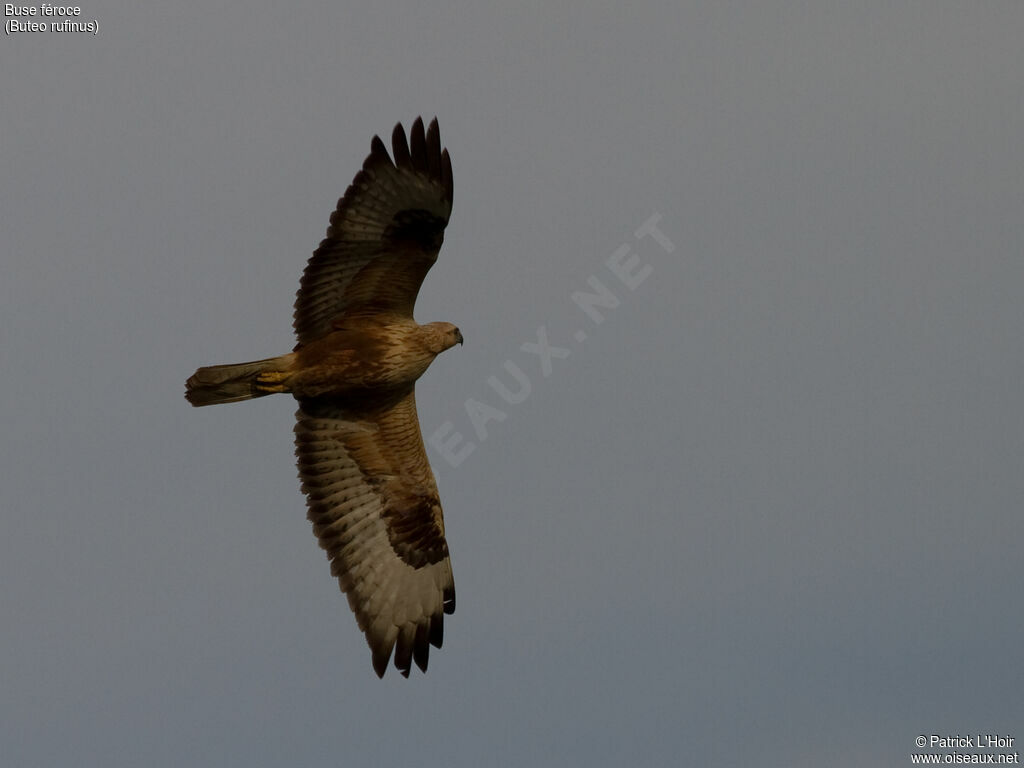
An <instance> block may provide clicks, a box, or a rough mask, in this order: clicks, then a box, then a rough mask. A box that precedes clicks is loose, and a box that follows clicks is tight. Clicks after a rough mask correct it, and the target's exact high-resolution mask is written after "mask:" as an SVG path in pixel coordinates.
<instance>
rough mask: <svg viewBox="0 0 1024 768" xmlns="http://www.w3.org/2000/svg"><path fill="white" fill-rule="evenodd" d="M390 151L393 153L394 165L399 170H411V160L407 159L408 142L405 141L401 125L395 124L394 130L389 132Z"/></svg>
mask: <svg viewBox="0 0 1024 768" xmlns="http://www.w3.org/2000/svg"><path fill="white" fill-rule="evenodd" d="M391 149H392V150H393V151H394V153H395V165H396V166H398V167H399V168H411V167H412V160H411V159H410V158H409V142H408V141H406V139H405V129H404V128H403V127H402V124H401V123H396V124H395V130H393V131H392V132H391Z"/></svg>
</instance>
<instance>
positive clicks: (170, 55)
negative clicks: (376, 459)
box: [0, 0, 1024, 766]
mask: <svg viewBox="0 0 1024 768" xmlns="http://www.w3.org/2000/svg"><path fill="white" fill-rule="evenodd" d="M82 12H83V18H86V19H92V18H96V19H98V20H99V24H100V28H99V33H98V35H96V36H95V37H93V36H90V35H87V34H69V33H65V34H59V33H45V34H38V33H37V34H21V35H15V36H7V37H5V39H4V40H3V41H2V43H0V73H2V74H0V88H2V93H0V178H2V182H0V220H2V234H3V238H2V245H0V249H2V251H0V252H2V254H3V273H2V274H3V276H2V278H0V356H2V364H0V383H2V392H3V395H2V397H0V420H2V424H3V426H4V432H5V435H6V439H4V440H3V441H2V442H0V452H2V453H0V456H2V466H3V474H4V482H3V483H2V484H0V505H2V506H0V508H2V519H3V535H2V536H0V584H2V585H3V586H2V589H0V612H2V613H0V615H2V617H3V619H2V622H0V647H2V649H3V660H2V664H0V675H2V678H0V690H2V691H3V695H2V697H0V743H2V744H3V751H4V754H5V758H4V760H3V762H4V764H6V765H17V766H51V765H54V766H55V765H96V766H100V765H102V766H138V765H154V766H181V765H194V766H231V765H246V766H276V765H313V764H328V765H330V764H340V765H398V764H411V763H412V762H415V763H416V764H423V765H449V766H478V765H583V764H587V765H689V764H693V765H739V764H743V765H779V766H781V765H785V766H820V765H833V766H864V765H906V764H909V755H910V753H911V752H914V751H917V750H916V748H915V747H914V738H915V737H916V736H917V735H918V734H932V733H936V734H946V733H952V734H956V733H958V732H959V733H961V734H968V733H979V732H980V733H994V734H995V733H998V734H1003V735H1011V736H1014V737H1015V738H1017V739H1018V740H1020V739H1024V727H1022V723H1024V697H1022V695H1021V692H1022V683H1024V679H1022V668H1024V651H1022V650H1021V649H1022V648H1024V621H1022V602H1021V542H1022V535H1024V523H1022V518H1021V514H1020V513H1021V499H1022V496H1024V471H1022V470H1024V407H1022V405H1021V391H1022V381H1024V362H1022V358H1024V355H1022V353H1024V343H1022V328H1024V216H1022V204H1024V144H1022V142H1021V136H1022V135H1024V98H1022V83H1024V47H1022V45H1021V39H1022V34H1021V33H1022V30H1024V6H1022V5H1021V4H1020V3H1019V2H974V3H964V2H938V1H935V0H928V1H927V2H924V1H922V2H895V3H893V2H875V3H841V4H840V3H796V2H785V3H783V2H766V3H727V2H701V3H692V2H691V3H685V2H684V3H679V2H666V3H641V4H637V5H626V4H622V3H586V4H585V3H581V2H577V3H566V4H561V5H559V6H558V7H549V5H548V4H546V3H525V4H504V5H503V6H502V7H501V9H500V10H494V9H493V8H492V7H488V8H483V7H480V6H478V5H475V4H473V3H469V2H461V3H443V4H419V3H411V2H407V3H397V2H377V3H373V4H370V5H368V6H367V7H363V8H360V9H359V10H348V9H345V8H342V7H338V6H337V5H336V4H333V3H316V4H313V3H307V4H299V5H289V4H265V3H264V4H261V3H244V4H243V3H194V2H185V3H177V4H158V3H148V4H144V5H143V6H139V5H138V4H129V3H117V2H107V1H105V0H104V1H102V2H99V1H98V2H89V3H87V4H83V5H82ZM420 114H422V115H424V116H426V117H428V118H429V117H431V116H433V115H435V114H436V115H437V116H438V118H439V120H440V124H441V137H442V142H443V143H444V144H445V145H446V146H447V147H448V148H449V150H450V152H451V155H452V162H453V166H454V173H455V190H456V191H455V210H454V214H453V217H452V221H451V225H450V226H449V229H448V233H447V239H446V245H445V248H444V250H443V251H442V255H441V258H440V259H439V261H438V263H437V265H436V266H435V268H434V269H433V270H432V272H431V274H430V275H429V276H428V278H427V280H426V283H425V285H424V288H423V291H422V293H421V296H420V300H419V304H418V306H417V316H418V319H419V320H420V321H421V322H427V321H430V320H449V321H452V322H455V323H457V324H458V325H459V326H460V327H461V329H462V331H463V333H464V335H465V338H466V345H465V346H464V347H461V348H456V349H455V350H452V351H451V352H449V353H447V354H445V355H443V356H441V357H440V358H439V359H438V360H437V361H436V362H435V364H434V365H433V367H432V368H431V370H430V371H429V372H428V373H427V374H426V376H425V377H424V379H423V380H422V381H421V384H420V386H419V387H418V399H419V406H420V416H421V421H422V426H423V431H424V434H425V436H429V435H430V434H432V433H433V432H434V431H435V430H438V429H439V428H441V427H443V426H444V425H446V423H450V424H449V426H448V428H449V429H450V430H451V431H452V432H457V433H458V434H459V435H460V436H461V441H462V442H461V443H460V445H461V446H463V447H464V446H466V445H468V444H469V443H472V444H473V446H474V448H473V449H472V452H471V453H470V454H469V455H468V456H467V457H466V458H465V459H464V461H462V462H461V463H460V464H459V465H458V466H452V463H451V462H449V461H448V460H447V459H446V458H445V457H444V455H442V453H440V452H439V451H437V450H436V449H433V448H432V449H431V461H432V463H433V465H434V467H435V468H436V470H437V473H438V475H439V484H440V488H441V492H442V497H443V501H444V504H445V514H446V522H447V528H448V539H449V543H450V546H451V550H452V553H453V566H454V571H455V579H456V585H457V589H458V598H459V603H458V611H457V612H456V613H455V614H454V616H451V617H449V619H448V621H447V622H446V636H445V647H444V648H443V649H442V650H440V651H434V652H433V653H432V654H431V659H430V671H429V673H428V674H427V675H425V676H424V675H419V674H418V673H416V674H414V677H413V678H412V679H410V680H408V681H406V680H402V679H401V678H400V677H399V676H398V675H396V674H395V673H394V670H391V671H389V673H388V675H387V677H386V678H385V679H384V680H383V681H379V680H377V678H376V676H375V675H374V674H373V672H372V670H371V668H370V656H369V651H368V649H367V647H366V644H365V642H364V640H363V637H362V635H361V634H360V633H359V631H358V630H357V628H356V624H355V621H354V619H353V617H352V616H351V614H350V612H349V610H348V607H347V605H346V602H345V600H344V598H343V596H342V595H341V594H340V592H339V591H338V588H337V583H336V582H335V580H334V579H332V578H331V577H330V574H329V570H328V564H327V561H326V559H325V557H324V555H323V553H322V552H321V551H320V550H319V549H318V547H317V545H316V542H315V540H314V538H313V536H312V535H311V533H310V530H309V524H308V523H307V522H306V520H305V505H304V501H303V499H302V496H301V494H300V492H299V484H298V480H297V478H296V472H295V465H294V459H293V455H292V451H293V447H292V433H291V428H292V423H293V412H294V407H293V403H292V401H290V400H289V399H286V398H282V397H274V398H266V399H263V400H260V401H257V402H250V403H242V404H237V405H232V406H223V407H217V408H211V409H203V410H194V409H191V408H189V407H188V405H187V404H186V402H185V401H184V399H183V397H182V395H183V382H184V380H185V378H186V377H187V376H188V375H189V374H191V373H192V371H193V370H194V369H195V368H196V367H197V366H199V365H204V364H212V363H225V362H239V361H243V360H248V359H253V358H259V357H266V356H269V355H276V354H280V353H282V352H284V351H287V350H288V349H290V347H291V345H292V343H293V341H292V335H291V325H290V323H291V309H292V301H293V298H294V293H295V290H296V288H297V287H298V279H299V276H300V274H301V270H302V268H303V265H304V264H305V261H306V259H307V258H308V257H309V255H310V253H311V252H312V250H313V249H314V248H315V247H316V245H317V243H318V242H319V240H320V238H321V237H322V235H323V232H324V229H325V228H326V226H327V221H328V217H329V214H330V212H331V210H333V208H334V205H335V202H336V200H337V198H338V197H339V196H340V195H341V193H342V192H343V191H344V190H345V188H346V186H347V185H348V183H349V181H350V180H351V178H352V176H353V175H354V173H355V172H356V170H357V169H358V168H359V166H360V164H361V163H362V160H363V158H364V157H365V155H366V154H367V152H368V151H369V147H370V139H371V137H372V136H373V135H374V134H375V133H379V134H381V135H383V136H387V135H388V134H389V133H390V130H391V128H392V126H393V125H394V124H395V122H397V121H402V122H403V123H404V124H406V125H408V124H409V123H410V122H411V120H412V119H413V118H415V117H416V116H417V115H420ZM655 214H659V215H660V217H661V218H660V219H659V220H658V221H657V226H658V228H659V230H660V231H661V232H662V233H664V235H665V236H666V237H667V238H668V239H669V240H670V241H671V243H672V245H673V246H674V248H673V250H671V252H670V251H668V250H666V248H665V247H663V245H662V244H660V243H659V242H658V241H657V240H656V239H655V238H653V237H643V238H639V239H638V238H637V237H635V235H634V233H635V231H636V230H637V229H638V228H639V227H641V225H643V224H644V222H645V221H648V220H649V218H650V217H651V216H652V215H655ZM622 245H628V246H629V254H630V257H631V256H634V255H635V258H636V262H635V264H634V265H633V267H634V268H635V270H637V272H636V274H640V270H645V269H646V268H647V267H649V268H650V270H649V273H648V272H646V271H644V272H643V274H647V275H648V276H647V279H646V280H644V281H643V282H641V283H640V284H639V285H637V286H636V287H635V288H634V289H632V290H631V289H630V288H629V287H628V286H626V285H625V284H624V283H623V282H622V281H621V280H620V279H619V278H618V277H616V275H615V273H614V272H613V271H612V270H611V269H609V267H608V266H607V263H606V262H607V260H608V259H609V257H611V256H612V255H613V254H614V253H615V252H616V250H617V249H618V248H619V247H620V246H622ZM627 258H628V257H627ZM592 277H593V278H597V280H599V281H600V282H601V283H602V284H603V285H604V286H605V287H606V288H607V289H608V290H609V291H611V292H612V293H613V294H614V295H615V297H616V299H617V300H618V306H616V307H615V308H613V309H612V308H605V309H602V310H601V315H602V320H603V321H602V322H601V323H600V324H598V323H595V322H594V320H593V318H592V317H590V316H589V315H588V314H587V313H586V312H584V311H583V310H582V309H581V308H580V307H579V306H578V304H577V303H576V302H574V301H573V298H572V294H573V293H574V292H580V291H583V292H593V290H594V289H593V286H592V284H591V283H590V282H588V281H589V279H590V278H592ZM541 327H543V328H544V329H545V332H546V334H547V337H548V340H549V342H550V343H551V344H552V345H554V346H557V347H561V348H564V349H566V350H568V351H569V354H568V356H567V357H558V358H555V359H552V360H551V361H550V371H549V374H548V375H545V374H544V371H543V370H542V366H541V362H542V361H541V359H540V357H538V356H537V355H536V354H531V353H530V352H529V351H524V350H523V349H522V345H523V344H524V343H528V342H530V343H536V342H537V338H538V329H540V328H541ZM579 332H582V333H583V334H585V336H586V338H584V339H582V340H578V339H577V337H576V336H577V334H578V333H579ZM506 361H511V364H512V365H513V366H514V367H516V369H517V370H519V371H521V372H522V374H523V375H524V376H525V377H526V378H527V379H528V381H529V385H530V391H529V395H528V396H527V397H526V398H525V400H522V402H518V403H515V404H510V403H508V402H505V401H503V400H502V398H501V397H500V396H499V394H498V393H497V392H496V390H495V389H494V388H493V387H492V386H490V385H489V384H488V379H489V377H492V376H493V377H496V378H497V379H498V380H499V381H500V382H501V383H503V384H504V385H505V386H507V387H508V388H510V389H515V388H517V387H518V386H519V385H518V384H517V382H516V379H515V378H514V377H513V376H512V375H511V374H510V373H509V370H508V368H506V366H505V364H506ZM467 401H477V402H480V403H484V404H486V405H487V406H489V407H490V408H494V409H498V410H500V412H501V413H502V414H503V415H504V419H503V420H497V419H495V420H490V421H488V422H487V423H486V424H485V425H484V429H485V432H484V434H483V435H481V434H478V432H477V431H476V428H475V426H474V423H473V420H472V419H471V418H470V416H469V414H468V413H467V409H466V402H467ZM472 408H473V406H472V404H471V409H472ZM489 414H490V415H491V416H494V415H495V414H494V412H493V411H489ZM452 432H450V433H449V434H451V433H452ZM467 450H468V449H467ZM947 752H948V750H947Z"/></svg>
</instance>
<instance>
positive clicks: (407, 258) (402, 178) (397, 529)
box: [185, 118, 462, 677]
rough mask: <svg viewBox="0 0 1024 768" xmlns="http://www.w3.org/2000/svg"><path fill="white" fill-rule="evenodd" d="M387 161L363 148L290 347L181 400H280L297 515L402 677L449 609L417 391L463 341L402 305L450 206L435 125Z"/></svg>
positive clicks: (426, 265)
mask: <svg viewBox="0 0 1024 768" xmlns="http://www.w3.org/2000/svg"><path fill="white" fill-rule="evenodd" d="M391 148H392V155H393V158H392V156H390V155H388V151H387V149H386V148H385V146H384V142H382V141H381V140H380V138H379V137H377V136H374V137H373V141H372V143H371V149H370V154H369V156H368V157H367V158H366V161H365V162H364V163H363V167H362V170H360V171H359V173H357V174H356V177H355V179H353V181H352V184H351V185H350V186H349V188H348V189H347V190H346V192H345V195H344V196H343V197H342V198H341V200H339V202H338V206H337V209H336V210H335V211H334V213H333V214H332V216H331V222H330V226H329V227H328V229H327V236H326V237H325V238H324V239H323V241H322V242H321V243H320V246H319V247H318V248H317V249H316V251H315V252H314V253H313V256H312V258H311V259H310V260H309V263H308V264H307V265H306V269H305V271H304V272H303V275H302V280H301V283H300V287H299V292H298V296H297V298H296V301H295V320H294V326H295V334H296V337H297V339H298V343H297V344H296V345H295V348H294V349H293V350H292V351H291V352H289V353H288V354H285V355H281V356H279V357H272V358H267V359H265V360H257V361H254V362H250V363H239V364H235V365H215V366H210V367H205V368H200V369H199V370H197V371H196V372H195V374H193V375H192V376H191V377H190V378H189V379H188V381H187V382H186V394H185V397H186V398H187V399H188V401H189V402H190V403H192V405H195V406H202V405H213V404H215V403H230V402H236V401H239V400H249V399H251V398H254V397H263V396H264V395H270V394H274V393H290V394H291V395H292V396H293V397H294V398H295V399H296V400H297V401H298V411H297V413H296V425H295V444H296V449H295V453H296V456H297V457H298V466H299V477H300V479H301V480H302V490H303V492H304V493H305V495H306V503H307V507H308V517H309V520H310V522H312V524H313V532H314V534H315V535H316V537H317V539H318V541H319V542H320V546H321V547H323V549H324V550H326V552H327V557H328V558H329V560H330V563H331V573H332V574H333V575H334V576H335V577H336V578H337V579H338V583H339V584H340V586H341V589H342V591H343V592H344V593H345V595H346V596H347V597H348V603H349V606H350V607H351V608H352V611H353V612H354V613H355V616H356V621H357V622H358V624H359V628H360V629H361V630H362V631H363V633H364V634H365V635H366V640H367V642H368V643H369V645H370V650H371V654H372V662H373V668H374V670H375V671H376V673H377V674H378V675H379V676H381V677H383V675H384V672H385V671H386V669H387V666H388V662H389V661H390V659H391V657H392V653H393V654H394V664H395V667H396V668H397V669H398V670H399V671H400V672H401V673H402V674H403V675H404V676H406V677H408V675H409V671H410V669H411V667H412V664H413V663H414V662H415V664H416V665H417V666H418V667H419V668H420V669H421V670H423V671H426V669H427V659H428V655H429V650H430V646H431V645H433V646H434V647H436V648H440V647H441V643H442V640H443V638H444V615H445V614H450V613H452V612H454V610H455V583H454V581H453V580H452V568H451V562H450V560H449V556H448V544H447V542H446V540H445V536H444V519H443V516H442V512H441V501H440V499H439V498H438V493H437V485H436V483H435V481H434V476H433V473H432V472H431V470H430V465H429V464H428V462H427V456H426V451H425V450H424V447H423V438H422V435H421V433H420V427H419V419H418V418H417V415H416V399H415V384H416V380H417V379H419V377H420V376H422V375H423V373H424V372H425V371H426V370H427V367H428V366H429V365H430V364H431V363H432V362H433V360H434V358H435V357H436V356H437V355H439V354H440V353H441V352H443V351H445V350H446V349H450V348H451V347H453V346H454V345H456V344H461V343H462V333H461V332H460V331H459V329H458V328H457V327H455V326H454V325H452V324H451V323H429V324H427V325H419V324H418V323H417V322H416V321H415V320H414V319H413V306H414V305H415V303H416V296H417V294H418V293H419V289H420V285H421V284H422V283H423V278H424V277H425V276H426V274H427V271H428V270H429V269H430V267H431V266H433V264H434V262H435V261H436V260H437V255H438V252H439V251H440V249H441V244H442V242H443V241H444V230H445V227H446V226H447V225H448V219H449V217H450V215H451V210H452V195H453V184H452V164H451V159H450V158H449V156H448V150H447V149H442V148H441V140H440V132H439V130H438V126H437V119H436V118H435V119H434V120H433V121H432V122H431V123H430V126H429V127H428V128H427V129H426V130H424V127H423V120H422V119H420V118H417V119H416V121H415V122H414V123H413V124H412V129H411V131H410V134H409V137H408V139H407V138H406V134H405V131H404V130H403V128H402V126H401V124H398V125H396V126H395V129H394V132H393V133H392V137H391Z"/></svg>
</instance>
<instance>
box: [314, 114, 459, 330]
mask: <svg viewBox="0 0 1024 768" xmlns="http://www.w3.org/2000/svg"><path fill="white" fill-rule="evenodd" d="M410 137H411V141H410V142H407V141H406V137H405V131H404V130H403V129H402V125H401V123H399V124H398V125H396V126H395V130H394V132H393V134H392V137H391V143H392V149H393V151H394V156H395V158H394V162H392V160H391V158H390V157H389V156H388V151H387V149H385V148H384V143H383V142H382V141H381V140H380V137H378V136H374V137H373V143H372V148H371V150H370V155H369V156H368V157H367V158H366V161H365V162H364V163H363V168H362V170H361V171H359V173H358V174H356V177H355V179H353V181H352V184H351V185H350V186H349V188H348V189H347V190H346V191H345V195H344V196H343V197H342V198H341V200H339V201H338V207H337V209H336V210H335V211H334V213H333V214H332V215H331V224H330V226H329V227H328V228H327V236H326V237H325V238H324V240H323V241H322V242H321V243H320V246H319V247H318V248H317V249H316V251H315V252H314V253H313V256H312V258H311V259H310V260H309V263H308V264H307V265H306V270H305V272H304V273H303V275H302V282H301V284H300V287H299V293H298V297H297V299H296V301H295V333H296V335H297V336H298V339H299V343H300V344H302V343H305V342H307V341H309V340H311V339H315V338H319V337H321V336H323V335H324V334H326V333H327V332H328V331H330V330H331V324H332V322H333V321H334V320H335V318H337V317H338V316H339V315H341V314H342V313H344V312H351V311H355V310H358V311H370V312H375V311H387V312H394V313H398V314H401V315H405V316H408V317H412V309H413V305H414V304H415V303H416V294H417V293H418V292H419V289H420V285H421V284H422V282H423V278H424V276H425V275H426V274H427V270H429V269H430V267H431V265H433V263H434V261H435V260H436V259H437V253H438V251H439V250H440V248H441V243H442V241H443V240H444V228H445V226H447V224H448V217H449V216H450V215H451V211H452V192H453V186H452V163H451V160H450V159H449V157H448V150H447V149H445V150H442V149H441V139H440V133H439V131H438V127H437V118H434V120H433V121H431V123H430V127H429V128H428V129H427V131H426V132H425V133H424V130H423V120H422V119H421V118H417V119H416V122H414V123H413V125H412V131H411V134H410Z"/></svg>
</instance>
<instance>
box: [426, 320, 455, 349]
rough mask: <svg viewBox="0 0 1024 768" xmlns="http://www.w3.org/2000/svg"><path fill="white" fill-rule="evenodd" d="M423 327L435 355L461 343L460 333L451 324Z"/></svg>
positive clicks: (434, 324)
mask: <svg viewBox="0 0 1024 768" xmlns="http://www.w3.org/2000/svg"><path fill="white" fill-rule="evenodd" d="M423 327H424V328H426V329H428V330H429V332H430V341H431V350H432V351H433V352H434V354H436V355H439V354H441V353H442V352H444V351H445V350H446V349H451V348H452V347H454V346H455V345H456V344H462V343H463V339H462V331H460V330H459V329H458V326H456V325H453V324H452V323H428V324H427V325H425V326H423Z"/></svg>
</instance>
